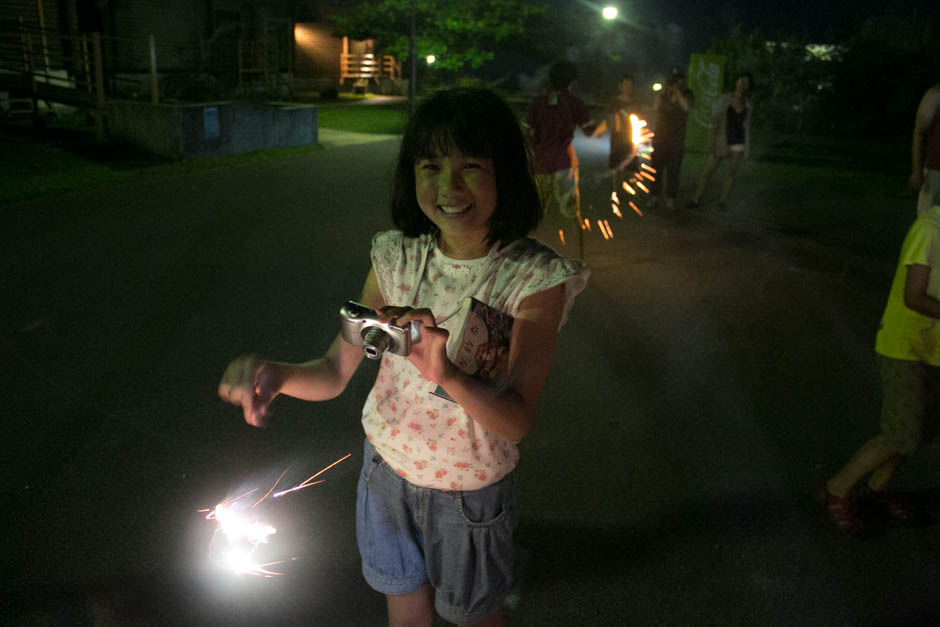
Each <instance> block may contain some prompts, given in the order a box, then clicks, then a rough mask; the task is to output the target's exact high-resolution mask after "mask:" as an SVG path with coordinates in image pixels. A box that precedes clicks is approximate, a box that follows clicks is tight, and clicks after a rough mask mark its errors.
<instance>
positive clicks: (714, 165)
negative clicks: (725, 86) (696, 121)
mask: <svg viewBox="0 0 940 627" xmlns="http://www.w3.org/2000/svg"><path fill="white" fill-rule="evenodd" d="M753 86H754V79H753V78H752V77H751V75H750V74H747V73H745V74H741V75H739V76H738V78H737V80H735V82H734V89H733V90H732V91H730V92H728V93H726V94H723V95H722V96H721V97H720V98H718V100H716V101H715V105H714V106H713V107H712V112H713V114H714V118H713V123H712V142H711V148H710V152H709V155H708V165H706V166H705V172H703V173H702V178H700V179H699V182H698V188H697V189H696V190H695V197H694V198H693V199H692V200H690V201H689V208H693V209H694V208H697V207H698V206H699V203H701V201H702V195H703V194H704V193H705V189H706V188H707V187H708V183H709V182H710V181H711V178H712V175H714V174H715V171H716V170H717V169H718V166H719V165H721V162H722V161H723V160H724V158H725V157H729V161H730V163H729V165H728V173H727V175H726V176H725V182H724V185H723V186H722V188H721V195H720V196H719V197H718V207H719V208H720V209H724V208H725V203H726V202H727V201H728V195H729V194H730V193H731V188H732V187H733V186H734V177H735V175H736V174H737V171H738V167H739V166H740V165H741V161H742V160H744V159H746V158H747V155H748V153H749V152H750V150H751V117H752V114H753V107H752V106H751V100H750V98H749V97H748V94H749V93H750V91H751V89H752V88H753Z"/></svg>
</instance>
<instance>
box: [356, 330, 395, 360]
mask: <svg viewBox="0 0 940 627" xmlns="http://www.w3.org/2000/svg"><path fill="white" fill-rule="evenodd" d="M388 340H389V337H388V333H386V332H385V331H383V330H382V329H381V328H379V327H368V328H367V329H366V330H365V331H363V333H362V352H363V354H365V356H366V357H368V358H369V359H378V358H379V357H381V356H382V353H384V352H385V351H386V350H387V349H388Z"/></svg>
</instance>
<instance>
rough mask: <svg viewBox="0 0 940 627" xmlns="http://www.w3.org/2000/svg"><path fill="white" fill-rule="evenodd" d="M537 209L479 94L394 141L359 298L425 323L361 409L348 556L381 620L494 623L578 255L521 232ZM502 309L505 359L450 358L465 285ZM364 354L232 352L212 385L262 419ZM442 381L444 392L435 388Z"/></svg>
mask: <svg viewBox="0 0 940 627" xmlns="http://www.w3.org/2000/svg"><path fill="white" fill-rule="evenodd" d="M541 216H542V211H541V204H540V201H539V198H538V194H537V192H536V188H535V184H534V182H533V179H532V174H531V170H530V166H529V158H528V150H527V147H526V145H525V140H524V138H523V135H522V133H521V131H520V129H519V124H518V122H517V120H516V118H515V116H514V115H513V113H512V111H511V110H510V109H509V108H508V107H507V106H506V105H505V104H504V103H503V102H502V101H501V100H500V99H499V98H498V97H497V96H496V95H495V94H493V93H492V92H489V91H487V90H482V89H453V90H445V91H441V92H438V93H437V94H435V95H433V96H432V97H430V98H429V99H428V100H426V101H425V102H424V103H422V104H421V106H419V107H418V109H417V110H416V111H415V113H414V115H413V116H412V118H411V120H410V121H409V124H408V127H407V129H406V130H405V134H404V137H403V139H402V145H401V150H400V153H399V157H398V164H397V167H396V171H395V181H394V187H393V197H392V218H393V221H394V223H395V226H396V227H398V230H394V231H386V232H383V233H379V234H377V235H376V236H375V237H374V238H373V242H372V255H371V256H372V270H371V271H370V272H369V275H368V277H367V278H366V281H365V286H364V287H363V290H362V295H361V297H360V302H361V303H363V304H365V305H367V306H369V307H372V308H375V309H377V310H379V311H380V312H381V317H382V319H383V321H394V322H395V323H396V324H399V325H405V324H408V323H409V322H415V323H417V324H420V325H421V339H420V341H418V342H417V343H415V344H413V345H412V348H411V352H410V354H409V355H408V356H407V357H399V356H397V355H389V354H388V353H386V354H385V356H383V357H382V361H381V366H380V368H379V372H378V375H377V378H376V382H375V385H374V386H373V388H372V391H371V392H370V393H369V396H368V398H367V399H366V403H365V407H364V408H363V412H362V425H363V429H364V431H365V435H366V438H365V442H364V463H363V468H362V473H361V474H360V478H359V487H358V499H357V505H356V533H357V539H358V542H359V550H360V554H361V557H362V571H363V575H364V576H365V578H366V580H367V582H368V583H369V585H370V586H372V587H373V588H374V589H375V590H377V591H379V592H381V593H383V594H385V595H386V599H387V605H388V613H389V622H390V624H392V625H404V624H409V625H431V624H432V622H433V612H434V610H435V609H436V610H437V612H438V614H440V615H441V616H442V617H443V618H444V619H446V620H448V621H451V622H454V623H458V624H480V625H501V624H503V615H502V609H501V608H502V606H503V603H504V601H505V598H506V595H507V594H508V592H509V587H510V585H511V583H512V576H513V573H512V566H513V556H514V549H513V543H512V530H513V527H514V526H515V519H516V511H515V499H514V495H513V486H514V482H513V474H512V471H513V469H514V468H515V466H516V463H517V462H518V460H519V451H518V448H517V444H518V442H519V441H520V440H522V438H523V437H525V435H526V434H527V433H528V431H529V429H530V428H531V426H532V423H533V420H534V417H535V410H536V407H537V405H538V401H539V397H540V395H541V392H542V387H543V386H544V384H545V380H546V378H547V377H548V373H549V370H550V368H551V362H552V358H553V356H554V352H555V340H556V335H557V333H558V330H559V329H560V327H561V326H562V324H564V322H565V319H566V318H567V314H568V311H569V309H570V308H571V305H572V303H573V301H574V298H575V296H576V295H577V294H578V293H579V292H580V291H581V290H583V289H584V286H585V284H586V282H587V278H588V274H589V272H588V270H587V269H586V268H585V267H584V265H583V264H582V263H581V262H580V261H575V260H571V259H567V258H565V257H561V256H559V255H557V254H556V253H555V252H554V251H552V250H551V249H549V248H548V247H546V246H543V245H542V244H540V243H538V242H536V241H535V240H533V239H531V238H529V237H528V234H529V233H530V232H531V231H532V230H533V229H534V228H535V227H536V225H537V224H538V222H539V220H540V218H541ZM471 297H472V298H475V299H476V300H478V301H480V302H481V303H483V304H485V305H486V306H488V307H489V308H492V309H493V310H495V311H498V312H502V313H504V314H508V315H510V316H512V318H513V321H512V329H511V333H510V338H509V346H508V350H507V351H506V353H505V354H506V359H507V363H506V367H505V368H504V369H501V370H500V372H501V373H503V374H502V376H501V378H500V379H499V380H498V381H497V382H496V383H495V384H492V383H484V382H482V381H481V380H479V379H477V378H474V377H473V376H471V375H469V374H467V373H465V372H464V371H463V370H462V369H461V368H460V367H458V366H457V365H456V364H455V363H454V361H453V355H454V354H455V353H456V349H457V347H456V346H453V344H454V342H453V341H451V342H448V339H449V338H450V335H451V333H454V334H455V337H456V334H457V332H458V331H459V329H461V328H463V325H464V323H465V320H464V319H463V315H462V314H461V312H464V311H466V308H465V307H462V306H461V305H462V303H463V302H464V301H465V299H468V298H471ZM361 359H362V351H361V350H360V349H359V347H357V346H353V345H351V344H347V343H346V342H344V341H343V339H342V335H341V334H340V335H337V337H336V339H335V340H334V341H333V344H332V345H331V346H330V348H329V350H328V351H327V353H326V355H324V356H323V357H322V358H320V359H316V360H313V361H310V362H306V363H302V364H287V363H280V362H272V361H263V360H257V359H255V358H253V357H241V358H238V359H236V360H235V361H233V362H232V364H230V365H229V367H228V369H227V370H226V372H225V374H224V375H223V377H222V382H221V383H220V385H219V394H220V395H221V396H222V398H224V399H226V400H228V401H230V402H232V403H234V404H236V405H241V406H242V408H243V411H244V416H245V420H246V421H247V422H248V423H249V424H252V425H255V426H263V425H264V423H265V414H266V410H267V407H268V406H269V405H270V403H271V401H273V399H274V398H275V397H276V396H277V395H278V394H286V395H289V396H294V397H297V398H301V399H305V400H325V399H328V398H333V397H335V396H336V395H338V394H340V393H341V392H342V391H343V390H344V389H345V387H346V384H347V382H348V381H349V379H350V378H351V377H352V375H353V373H354V372H355V370H356V368H357V367H358V365H359V363H360V361H361ZM438 387H440V388H442V389H443V390H444V391H445V392H446V393H447V395H449V396H450V398H451V399H453V400H446V399H444V398H442V397H440V396H438V395H436V394H435V393H434V392H435V390H436V389H437V388H438Z"/></svg>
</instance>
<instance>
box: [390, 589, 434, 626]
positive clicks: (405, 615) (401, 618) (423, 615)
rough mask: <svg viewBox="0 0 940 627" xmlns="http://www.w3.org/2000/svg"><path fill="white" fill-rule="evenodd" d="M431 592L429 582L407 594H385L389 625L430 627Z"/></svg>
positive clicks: (431, 610)
mask: <svg viewBox="0 0 940 627" xmlns="http://www.w3.org/2000/svg"><path fill="white" fill-rule="evenodd" d="M432 594H433V590H432V588H431V586H430V585H429V584H424V585H423V586H421V587H420V588H418V589H417V590H415V591H413V592H409V593H408V594H386V595H385V603H386V606H387V607H388V624H389V627H431V624H432V622H433V620H434V602H433V601H432Z"/></svg>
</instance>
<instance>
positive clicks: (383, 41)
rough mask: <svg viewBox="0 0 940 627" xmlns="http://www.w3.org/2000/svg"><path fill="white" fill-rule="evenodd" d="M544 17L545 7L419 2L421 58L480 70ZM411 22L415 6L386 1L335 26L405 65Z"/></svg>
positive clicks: (508, 0) (405, 0)
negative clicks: (497, 50) (371, 42)
mask: <svg viewBox="0 0 940 627" xmlns="http://www.w3.org/2000/svg"><path fill="white" fill-rule="evenodd" d="M544 12H545V7H544V6H541V5H538V4H534V3H531V2H525V1H524V0H462V1H461V2H454V1H453V0H417V10H416V27H417V48H418V56H419V57H421V56H425V55H428V54H433V55H434V56H435V57H436V61H435V64H436V66H437V67H439V68H442V69H444V70H450V71H453V72H457V71H460V70H464V69H466V68H467V67H468V66H469V67H471V68H474V69H477V68H479V67H481V66H482V65H483V64H484V63H486V62H487V61H490V60H492V59H493V56H494V50H495V48H496V47H497V46H499V45H511V44H512V43H513V39H514V38H519V37H521V36H522V35H523V34H524V33H525V29H526V27H527V25H528V24H530V23H531V22H532V20H534V19H536V18H537V17H538V16H540V15H542V14H543V13H544ZM410 19H411V0H381V1H380V2H375V3H372V2H363V3H361V4H359V5H357V6H356V8H355V9H354V10H353V12H352V14H351V15H350V16H349V17H336V18H334V19H333V23H334V25H335V27H336V31H337V34H338V35H340V36H348V37H350V38H351V39H375V41H376V47H377V48H378V49H379V50H381V51H382V52H384V53H386V54H391V55H394V56H396V57H398V58H399V59H405V58H407V57H408V44H409V32H410V26H409V24H410Z"/></svg>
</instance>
